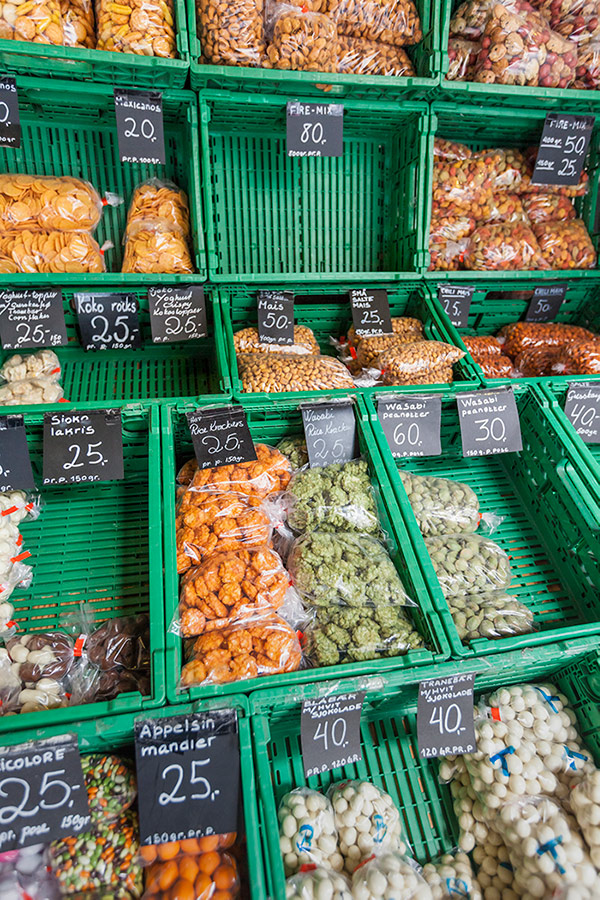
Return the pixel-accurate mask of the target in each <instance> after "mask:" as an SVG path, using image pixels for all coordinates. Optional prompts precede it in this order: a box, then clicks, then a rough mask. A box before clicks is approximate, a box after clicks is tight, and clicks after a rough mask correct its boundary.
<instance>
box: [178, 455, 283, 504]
mask: <svg viewBox="0 0 600 900" xmlns="http://www.w3.org/2000/svg"><path fill="white" fill-rule="evenodd" d="M254 449H255V450H256V457H257V458H256V460H252V461H251V462H243V463H238V464H237V465H230V466H217V467H216V468H214V469H199V468H198V465H197V463H196V460H195V459H190V460H189V461H188V462H186V463H185V465H183V466H182V467H181V469H180V470H179V472H178V473H177V483H178V484H183V485H186V486H188V487H190V488H192V489H193V490H196V491H234V492H235V493H237V494H245V495H246V496H247V497H248V498H249V500H250V501H253V500H254V501H260V500H264V498H265V497H267V496H268V495H269V494H272V493H274V492H275V491H284V490H285V489H286V487H287V486H288V484H289V481H290V478H291V477H292V466H291V463H290V461H289V459H288V458H287V457H286V456H284V455H283V453H280V452H279V450H276V449H275V448H274V447H269V446H267V444H255V445H254Z"/></svg>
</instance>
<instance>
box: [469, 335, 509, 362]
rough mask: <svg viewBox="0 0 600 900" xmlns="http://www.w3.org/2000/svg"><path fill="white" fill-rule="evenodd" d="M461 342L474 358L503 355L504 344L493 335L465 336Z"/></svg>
mask: <svg viewBox="0 0 600 900" xmlns="http://www.w3.org/2000/svg"><path fill="white" fill-rule="evenodd" d="M461 340H462V342H463V344H464V345H465V347H466V348H467V350H468V351H469V353H470V354H471V355H472V356H474V357H475V356H477V357H480V356H501V355H502V344H501V343H500V341H499V340H498V339H497V338H495V337H494V336H493V335H492V334H480V335H470V334H463V335H461Z"/></svg>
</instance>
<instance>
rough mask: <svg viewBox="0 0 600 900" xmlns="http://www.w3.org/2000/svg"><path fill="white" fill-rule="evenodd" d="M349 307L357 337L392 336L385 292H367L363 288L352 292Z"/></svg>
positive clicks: (390, 318)
mask: <svg viewBox="0 0 600 900" xmlns="http://www.w3.org/2000/svg"><path fill="white" fill-rule="evenodd" d="M350 306H351V308H352V324H353V325H354V331H355V332H356V334H357V335H358V336H359V337H376V336H377V335H380V334H392V331H393V328H392V316H391V313H390V304H389V301H388V293H387V291H384V290H375V291H368V290H365V289H364V288H358V289H355V290H352V291H350Z"/></svg>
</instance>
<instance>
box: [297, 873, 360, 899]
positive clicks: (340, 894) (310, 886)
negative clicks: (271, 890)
mask: <svg viewBox="0 0 600 900" xmlns="http://www.w3.org/2000/svg"><path fill="white" fill-rule="evenodd" d="M285 900H353V897H352V893H351V891H350V882H349V881H348V879H347V878H346V877H345V875H342V874H341V873H340V872H334V871H333V869H328V868H325V867H323V866H315V865H307V866H302V868H301V869H300V871H299V872H297V873H296V875H290V877H289V878H288V880H287V881H286V883H285Z"/></svg>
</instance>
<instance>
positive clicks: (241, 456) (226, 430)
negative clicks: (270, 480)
mask: <svg viewBox="0 0 600 900" xmlns="http://www.w3.org/2000/svg"><path fill="white" fill-rule="evenodd" d="M186 418H187V420H188V426H189V429H190V434H191V436H192V443H193V445H194V453H195V455H196V461H197V463H198V467H199V468H200V469H213V468H215V467H216V466H229V465H232V464H237V463H241V462H251V461H252V460H255V459H256V450H255V449H254V441H253V440H252V435H251V434H250V429H249V428H248V421H247V419H246V413H245V412H244V410H243V409H242V407H241V406H224V407H222V408H219V409H195V410H194V411H193V412H190V413H187V416H186Z"/></svg>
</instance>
